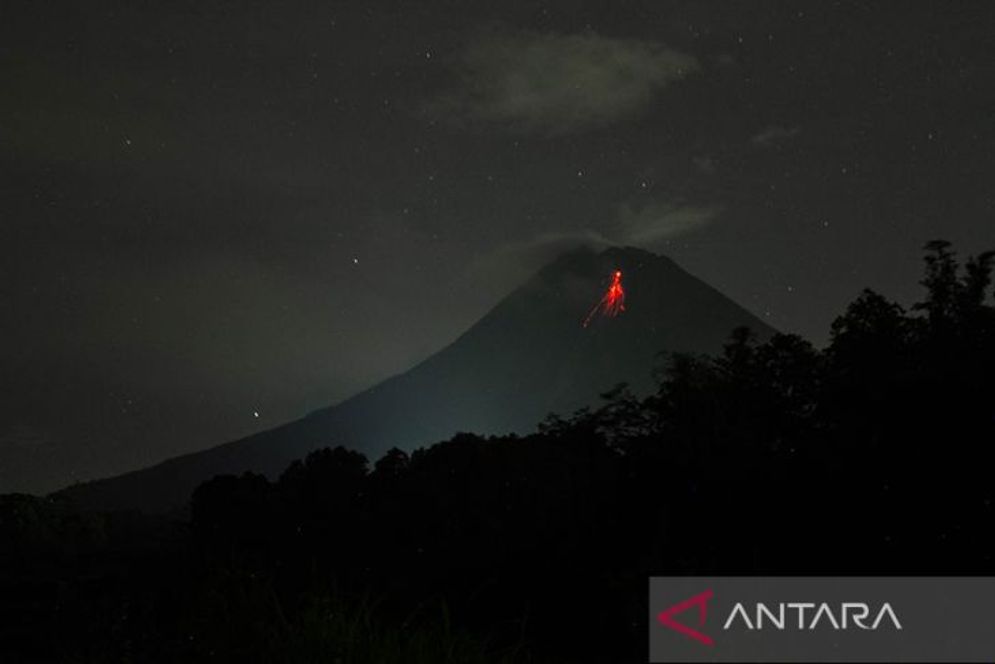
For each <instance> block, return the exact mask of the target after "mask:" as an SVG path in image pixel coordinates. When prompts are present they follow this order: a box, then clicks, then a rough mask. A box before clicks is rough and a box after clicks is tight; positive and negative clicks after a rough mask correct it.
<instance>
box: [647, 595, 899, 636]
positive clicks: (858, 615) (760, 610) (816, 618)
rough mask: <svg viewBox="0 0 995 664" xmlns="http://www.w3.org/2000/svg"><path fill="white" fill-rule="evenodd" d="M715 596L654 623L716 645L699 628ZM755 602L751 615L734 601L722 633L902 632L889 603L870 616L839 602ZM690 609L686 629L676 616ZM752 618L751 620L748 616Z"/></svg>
mask: <svg viewBox="0 0 995 664" xmlns="http://www.w3.org/2000/svg"><path fill="white" fill-rule="evenodd" d="M714 596H715V593H714V592H713V591H712V590H706V591H705V592H703V593H700V594H698V595H695V596H694V597H690V598H688V599H686V600H684V601H683V602H678V603H677V604H674V605H673V606H671V607H670V608H668V609H665V610H663V611H661V612H660V613H659V614H657V617H656V618H657V621H658V622H659V623H660V624H661V625H663V626H664V627H667V628H669V629H672V630H674V631H675V632H679V633H681V634H683V635H684V636H687V637H688V638H691V639H694V640H695V641H698V642H699V643H702V644H704V645H706V646H712V645H715V640H714V639H713V638H712V637H710V636H709V635H707V634H705V633H704V632H703V631H701V630H702V629H704V627H705V618H706V616H707V615H708V601H709V600H710V599H712V598H713V597H714ZM773 606H775V607H776V609H772V608H771V606H770V605H767V604H764V603H763V602H757V603H756V605H755V606H754V610H753V611H752V612H748V611H747V610H746V607H745V606H744V605H743V603H742V602H736V604H735V605H734V606H733V607H732V610H731V611H730V612H729V615H728V617H726V619H725V622H724V623H723V625H722V630H723V631H728V630H730V629H733V628H734V627H737V626H742V627H745V628H746V629H748V630H762V629H775V630H781V631H783V630H789V629H791V630H795V629H797V630H800V631H806V630H814V629H816V628H818V627H823V628H832V629H837V630H843V629H850V628H851V627H856V628H858V629H869V630H875V629H878V628H879V627H880V626H882V623H884V626H885V627H888V626H889V623H890V626H891V627H892V628H894V629H896V630H900V629H902V624H901V623H900V622H899V621H898V616H897V615H896V614H895V610H894V609H892V608H891V604H889V603H888V602H885V603H884V604H883V605H882V606H881V608H880V609H878V611H877V612H876V613H875V614H874V615H875V617H874V619H873V620H869V618H870V616H871V607H870V606H869V605H867V604H866V603H864V602H841V603H840V604H839V606H838V609H836V610H835V611H834V609H833V607H832V606H831V605H830V604H829V603H827V602H821V603H819V604H816V603H815V602H780V603H778V604H776V605H773ZM692 608H697V609H698V626H697V628H693V627H689V626H687V625H685V624H684V623H681V622H678V621H677V620H676V618H675V617H676V616H677V615H679V614H681V613H684V612H685V611H688V610H690V609H692ZM751 616H752V617H751Z"/></svg>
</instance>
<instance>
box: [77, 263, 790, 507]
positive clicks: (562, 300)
mask: <svg viewBox="0 0 995 664" xmlns="http://www.w3.org/2000/svg"><path fill="white" fill-rule="evenodd" d="M617 271H621V272H622V273H623V274H624V275H625V288H626V301H625V310H624V311H622V312H621V313H619V314H618V315H617V316H613V317H603V316H598V317H595V318H594V319H592V320H591V321H590V324H589V325H586V326H585V325H584V324H583V322H584V319H585V315H586V314H587V312H588V311H589V310H590V308H591V305H592V303H595V302H597V301H598V298H599V297H601V294H602V293H603V292H605V289H606V288H607V287H609V286H610V284H611V280H612V277H613V275H614V274H615V273H616V272H617ZM742 325H745V326H748V327H750V328H751V329H752V330H753V331H754V332H755V333H756V334H757V336H758V337H759V338H761V339H763V338H766V337H768V336H769V335H770V334H772V333H773V330H772V329H771V328H769V327H768V326H767V325H766V324H764V323H763V322H762V321H761V320H759V319H758V318H757V317H755V316H754V315H753V314H751V313H750V312H748V311H747V310H745V309H744V308H742V307H741V306H739V305H737V304H736V303H735V302H733V301H732V300H730V299H729V298H727V297H725V296H724V295H722V294H721V293H720V292H718V291H717V290H715V289H714V288H712V287H711V286H709V285H707V284H705V283H704V282H702V281H701V280H699V279H697V278H695V277H694V276H692V275H690V274H688V273H687V272H686V271H684V270H683V269H681V268H680V267H679V266H678V265H677V264H676V263H674V262H673V261H672V260H670V259H669V258H666V257H663V256H658V255H655V254H652V253H649V252H646V251H643V250H640V249H634V248H610V249H606V250H604V251H601V252H595V251H594V250H590V249H580V250H576V251H572V252H569V253H567V254H564V255H562V256H560V257H559V258H557V259H556V260H554V261H552V262H551V263H549V264H548V265H546V266H545V267H543V268H542V269H540V270H539V271H538V272H537V273H536V274H535V275H534V276H533V277H532V278H531V279H529V280H528V281H527V282H526V283H525V284H524V285H522V286H521V287H519V288H518V289H516V290H515V291H513V292H512V293H511V294H509V295H508V296H507V297H505V298H504V299H503V300H502V301H501V302H499V303H498V304H497V306H495V307H494V308H493V309H492V310H491V311H490V312H489V313H487V314H486V315H485V316H484V317H483V318H481V319H480V320H479V321H478V322H477V323H476V324H474V325H473V326H472V327H471V328H470V329H469V330H467V331H466V332H465V333H463V334H462V335H461V336H460V337H459V338H457V339H456V340H455V341H454V342H452V343H451V344H450V345H449V346H447V347H445V348H443V349H442V350H440V351H438V352H437V353H435V354H434V355H432V356H431V357H429V358H427V359H426V360H424V361H422V362H421V363H420V364H418V365H416V366H414V367H413V368H411V369H409V370H408V371H406V372H404V373H401V374H398V375H396V376H393V377H391V378H388V379H387V380H384V381H383V382H381V383H379V384H378V385H376V386H374V387H372V388H370V389H368V390H365V391H363V392H360V393H359V394H356V395H355V396H353V397H351V398H349V399H346V400H345V401H343V402H341V403H339V404H337V405H334V406H331V407H328V408H324V409H322V410H318V411H315V412H312V413H310V414H309V415H307V416H306V417H304V418H302V419H300V420H296V421H294V422H290V423H288V424H284V425H281V426H279V427H276V428H274V429H270V430H267V431H263V432H260V433H257V434H254V435H251V436H248V437H246V438H243V439H240V440H236V441H234V442H229V443H226V444H223V445H220V446H218V447H214V448H211V449H208V450H204V451H201V452H195V453H192V454H187V455H184V456H180V457H175V458H172V459H169V460H167V461H164V462H162V463H160V464H158V465H155V466H152V467H149V468H145V469H142V470H137V471H134V472H131V473H127V474H124V475H120V476H117V477H112V478H107V479H102V480H96V481H92V482H88V483H85V484H79V485H75V486H73V487H70V488H68V489H64V490H63V491H62V492H61V493H62V494H63V495H66V496H68V497H69V498H70V499H72V500H73V501H75V502H76V503H77V504H78V505H79V506H81V507H84V508H89V509H138V510H142V511H148V512H161V511H167V510H169V509H172V508H177V507H181V506H183V505H184V504H185V503H186V501H187V499H188V498H189V496H190V494H191V492H192V491H193V489H194V488H195V487H196V486H197V485H198V484H199V483H200V482H203V481H204V480H207V479H210V478H211V477H213V476H214V475H217V474H224V473H236V474H237V473H241V472H244V471H254V472H261V473H264V474H266V475H268V476H270V477H276V476H278V475H279V473H280V472H282V471H283V470H284V469H285V468H286V467H287V465H288V464H289V463H290V462H291V461H293V460H294V459H298V458H301V457H303V456H304V455H306V454H307V453H308V452H309V451H311V450H313V449H316V448H320V447H334V446H337V445H344V446H346V447H349V448H351V449H355V450H358V451H361V452H363V453H364V454H366V455H367V457H369V458H370V459H371V460H375V459H376V458H378V457H379V456H380V455H381V454H382V453H383V452H385V451H386V450H388V449H389V448H391V447H399V448H401V449H411V448H414V447H418V446H423V445H429V444H431V443H434V442H437V441H440V440H445V439H447V438H449V437H451V436H452V435H453V434H455V433H457V432H463V431H466V432H474V433H478V434H499V433H509V432H518V433H527V432H529V431H531V430H534V429H535V427H536V425H537V423H539V422H540V421H541V420H542V419H544V418H545V417H546V416H547V415H548V414H549V413H552V412H555V413H559V414H563V415H566V414H569V413H571V412H573V411H574V410H576V409H577V408H580V407H582V406H586V405H593V404H596V403H597V401H598V397H599V395H600V394H601V393H603V392H605V391H606V390H608V389H610V388H612V387H613V386H615V385H616V384H618V383H620V382H626V383H628V384H629V386H630V388H631V389H632V390H633V391H634V392H636V393H637V394H638V393H645V392H647V391H648V390H650V389H652V386H653V382H652V373H653V369H654V367H656V366H659V364H660V361H661V357H660V355H661V353H667V352H684V353H709V354H711V353H716V352H718V351H719V350H721V348H722V345H723V343H724V342H725V341H727V340H728V338H729V334H730V332H731V331H732V330H733V329H734V328H735V327H737V326H742Z"/></svg>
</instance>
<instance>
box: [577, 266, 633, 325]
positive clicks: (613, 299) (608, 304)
mask: <svg viewBox="0 0 995 664" xmlns="http://www.w3.org/2000/svg"><path fill="white" fill-rule="evenodd" d="M599 311H600V312H601V315H602V316H608V317H610V318H614V317H615V316H618V315H619V314H620V313H622V312H623V311H625V289H624V288H622V271H621V270H615V271H614V272H612V283H611V285H610V286H609V287H608V290H607V291H605V294H604V295H603V296H602V298H601V300H599V301H598V303H597V304H596V305H594V308H593V309H591V313H589V314H587V318H585V319H584V327H587V326H588V325H589V324H590V322H591V319H592V318H594V315H595V314H596V313H598V312H599Z"/></svg>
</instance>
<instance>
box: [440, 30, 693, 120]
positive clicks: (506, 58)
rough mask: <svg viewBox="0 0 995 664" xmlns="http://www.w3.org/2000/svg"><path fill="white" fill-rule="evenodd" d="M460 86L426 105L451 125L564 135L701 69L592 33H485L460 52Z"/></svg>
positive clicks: (623, 111)
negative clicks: (469, 122) (464, 123)
mask: <svg viewBox="0 0 995 664" xmlns="http://www.w3.org/2000/svg"><path fill="white" fill-rule="evenodd" d="M458 66H459V69H460V73H461V74H462V77H463V78H462V82H463V86H462V88H461V89H460V90H457V91H455V92H452V93H450V94H447V95H444V96H442V97H440V98H438V99H436V100H434V101H433V102H431V103H430V105H429V107H430V111H431V112H432V113H433V114H436V115H442V116H448V117H450V118H451V119H455V120H467V119H472V120H483V121H486V122H494V123H499V124H503V125H506V126H508V127H513V128H516V129H519V130H526V131H537V132H546V133H568V132H574V131H581V130H584V129H588V128H590V127H596V126H603V125H607V124H610V123H612V122H616V121H618V120H621V119H624V118H626V117H630V116H632V115H635V114H638V113H639V112H640V111H643V110H645V109H646V108H647V106H648V105H649V104H650V102H651V101H652V100H653V98H654V97H655V95H656V94H657V93H658V92H660V91H661V90H663V89H664V88H666V87H667V86H669V85H670V84H672V83H674V82H675V81H678V80H680V79H682V78H684V77H685V76H688V75H689V74H692V73H694V72H696V71H698V69H699V63H698V61H697V59H695V58H694V57H693V56H691V55H688V54H685V53H681V52H679V51H676V50H673V49H670V48H667V47H666V46H664V45H663V44H660V43H657V42H651V41H643V40H639V39H615V38H608V37H601V36H598V35H596V34H594V33H585V34H556V33H548V34H543V33H538V32H497V33H490V34H488V35H486V36H484V37H483V38H481V39H479V40H477V41H475V42H474V43H473V44H472V45H471V46H470V47H469V48H467V49H466V51H465V52H464V53H462V55H461V57H460V59H459V62H458Z"/></svg>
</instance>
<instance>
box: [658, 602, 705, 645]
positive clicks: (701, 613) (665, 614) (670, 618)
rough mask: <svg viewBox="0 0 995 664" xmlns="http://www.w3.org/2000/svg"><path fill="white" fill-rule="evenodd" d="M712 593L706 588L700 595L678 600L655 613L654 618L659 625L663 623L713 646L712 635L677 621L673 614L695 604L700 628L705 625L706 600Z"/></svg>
mask: <svg viewBox="0 0 995 664" xmlns="http://www.w3.org/2000/svg"><path fill="white" fill-rule="evenodd" d="M714 594H715V593H713V592H712V591H711V590H706V591H705V592H703V593H701V594H700V595H695V596H694V597H692V598H690V599H686V600H684V601H683V602H679V603H677V604H674V605H673V606H672V607H670V608H669V609H666V610H664V611H661V612H660V613H659V614H658V615H657V617H656V619H657V620H658V621H660V624H661V625H663V626H665V627H669V628H670V629H672V630H674V631H675V632H680V633H681V634H683V635H685V636H689V637H691V638H692V639H694V640H695V641H698V642H700V643H704V644H705V645H706V646H713V645H715V641H714V640H712V637H710V636H708V635H707V634H702V633H701V632H699V631H698V630H697V629H691V628H690V627H688V626H687V625H682V624H681V623H679V622H677V621H676V620H674V616H676V615H677V614H678V613H683V612H684V611H687V610H688V609H690V608H691V607H693V606H697V607H698V627H699V629H700V628H702V627H704V626H705V614H706V612H707V611H708V607H707V605H706V602H708V600H710V599H712V596H713V595H714Z"/></svg>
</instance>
